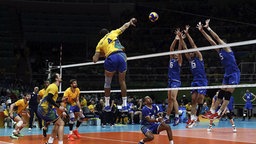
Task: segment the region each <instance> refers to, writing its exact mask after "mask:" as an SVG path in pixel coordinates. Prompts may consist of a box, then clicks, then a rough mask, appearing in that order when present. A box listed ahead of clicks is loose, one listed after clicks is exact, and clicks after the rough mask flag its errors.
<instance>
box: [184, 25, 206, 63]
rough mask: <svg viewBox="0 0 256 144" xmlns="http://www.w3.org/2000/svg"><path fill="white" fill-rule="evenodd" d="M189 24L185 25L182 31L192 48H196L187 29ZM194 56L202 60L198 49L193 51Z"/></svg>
mask: <svg viewBox="0 0 256 144" xmlns="http://www.w3.org/2000/svg"><path fill="white" fill-rule="evenodd" d="M189 28H190V26H189V25H186V29H185V30H184V33H185V35H186V37H187V38H188V41H189V43H190V45H191V47H192V48H197V46H196V44H195V42H194V40H193V39H192V37H191V36H190V34H189V32H188V30H189ZM195 54H196V56H197V57H198V58H199V59H200V60H201V61H202V60H203V56H202V53H201V52H200V51H195Z"/></svg>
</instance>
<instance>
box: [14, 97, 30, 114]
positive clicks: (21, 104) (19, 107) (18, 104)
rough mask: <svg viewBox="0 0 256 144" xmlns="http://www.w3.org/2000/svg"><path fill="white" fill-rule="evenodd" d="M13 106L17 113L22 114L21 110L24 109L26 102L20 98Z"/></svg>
mask: <svg viewBox="0 0 256 144" xmlns="http://www.w3.org/2000/svg"><path fill="white" fill-rule="evenodd" d="M15 106H16V107H17V110H16V112H17V114H22V111H23V110H26V108H27V106H28V102H26V103H25V101H24V99H20V100H18V101H16V102H15Z"/></svg>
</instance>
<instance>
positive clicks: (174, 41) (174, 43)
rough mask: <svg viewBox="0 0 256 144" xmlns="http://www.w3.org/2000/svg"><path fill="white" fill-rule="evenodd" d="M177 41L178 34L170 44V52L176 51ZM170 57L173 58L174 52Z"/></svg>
mask: <svg viewBox="0 0 256 144" xmlns="http://www.w3.org/2000/svg"><path fill="white" fill-rule="evenodd" d="M177 41H178V37H177V36H176V37H175V38H174V40H173V41H172V44H171V46H170V52H172V51H174V48H175V46H176V43H177ZM170 58H173V54H170Z"/></svg>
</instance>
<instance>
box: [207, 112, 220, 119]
mask: <svg viewBox="0 0 256 144" xmlns="http://www.w3.org/2000/svg"><path fill="white" fill-rule="evenodd" d="M218 118H220V115H219V114H218V113H215V114H212V115H211V116H209V119H210V120H215V119H218Z"/></svg>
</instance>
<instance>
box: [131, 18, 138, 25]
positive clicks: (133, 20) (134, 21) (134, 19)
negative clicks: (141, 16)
mask: <svg viewBox="0 0 256 144" xmlns="http://www.w3.org/2000/svg"><path fill="white" fill-rule="evenodd" d="M135 23H137V19H136V18H132V19H131V20H130V24H131V25H132V26H136V25H135Z"/></svg>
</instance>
